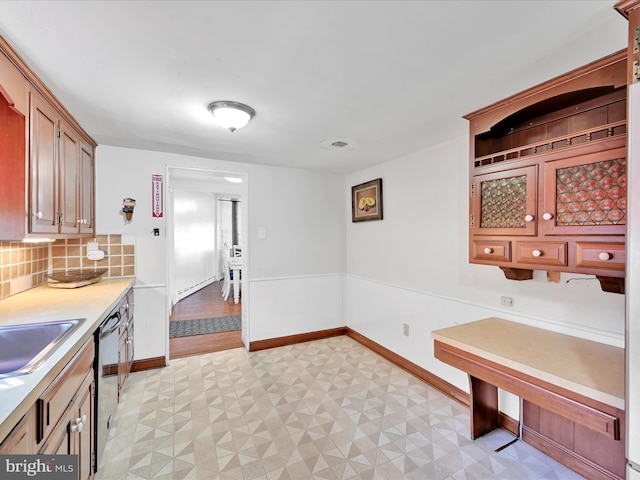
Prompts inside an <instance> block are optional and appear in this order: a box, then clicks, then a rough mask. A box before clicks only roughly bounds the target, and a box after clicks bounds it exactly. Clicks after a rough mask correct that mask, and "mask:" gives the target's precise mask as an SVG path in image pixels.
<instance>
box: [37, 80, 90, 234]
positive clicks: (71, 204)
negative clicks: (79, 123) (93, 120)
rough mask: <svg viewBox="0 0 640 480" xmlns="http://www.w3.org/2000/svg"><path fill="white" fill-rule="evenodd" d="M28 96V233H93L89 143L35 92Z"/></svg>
mask: <svg viewBox="0 0 640 480" xmlns="http://www.w3.org/2000/svg"><path fill="white" fill-rule="evenodd" d="M30 100H31V111H30V113H31V115H30V122H31V129H30V131H31V134H30V152H31V154H30V159H29V165H30V172H31V181H30V187H29V189H30V194H31V203H30V204H31V212H30V221H29V232H30V233H48V234H53V235H56V234H63V235H66V236H75V235H77V234H80V235H93V234H94V228H95V226H94V224H95V222H94V214H93V211H94V202H93V197H94V184H95V178H94V171H93V156H94V154H93V151H94V150H93V147H92V145H91V144H90V143H88V142H87V141H86V140H84V139H83V137H82V134H81V133H80V132H78V131H77V130H76V129H74V128H73V127H72V126H71V124H69V122H67V121H66V120H65V119H64V118H62V116H61V115H60V114H59V112H58V111H57V110H56V109H55V108H54V107H53V106H52V105H51V104H50V103H49V101H48V100H47V99H46V98H44V97H43V96H42V95H40V94H39V93H38V92H36V91H31V92H30Z"/></svg>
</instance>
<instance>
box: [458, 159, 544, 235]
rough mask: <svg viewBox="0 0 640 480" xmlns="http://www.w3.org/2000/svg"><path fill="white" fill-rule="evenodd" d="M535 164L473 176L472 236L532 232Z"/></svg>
mask: <svg viewBox="0 0 640 480" xmlns="http://www.w3.org/2000/svg"><path fill="white" fill-rule="evenodd" d="M537 183H538V182H537V167H536V165H532V166H529V167H522V168H514V169H512V170H506V171H501V172H496V173H487V174H483V175H477V176H475V177H473V184H472V186H471V189H472V191H471V212H472V213H471V219H470V221H471V222H470V223H471V232H472V234H475V235H536V233H537V228H536V224H537V218H536V205H537V198H538V197H537V189H538V187H537Z"/></svg>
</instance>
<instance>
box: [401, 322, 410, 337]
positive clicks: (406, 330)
mask: <svg viewBox="0 0 640 480" xmlns="http://www.w3.org/2000/svg"><path fill="white" fill-rule="evenodd" d="M402 334H403V335H404V336H405V337H408V336H409V324H408V323H403V324H402Z"/></svg>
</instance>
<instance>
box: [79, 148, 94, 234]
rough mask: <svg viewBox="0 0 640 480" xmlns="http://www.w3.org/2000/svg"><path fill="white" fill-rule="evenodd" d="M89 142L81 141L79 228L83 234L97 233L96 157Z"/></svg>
mask: <svg viewBox="0 0 640 480" xmlns="http://www.w3.org/2000/svg"><path fill="white" fill-rule="evenodd" d="M94 157H95V155H94V149H93V146H91V145H90V144H89V143H88V142H86V141H82V142H81V143H80V175H81V178H82V181H81V182H80V205H79V213H80V215H79V229H80V233H82V234H89V235H94V234H95V228H96V222H95V183H96V180H95V159H94Z"/></svg>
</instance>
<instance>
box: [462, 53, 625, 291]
mask: <svg viewBox="0 0 640 480" xmlns="http://www.w3.org/2000/svg"><path fill="white" fill-rule="evenodd" d="M465 118H466V119H467V120H469V124H470V139H469V151H470V167H469V185H470V187H469V188H470V196H469V261H470V262H471V263H480V264H487V265H496V266H499V267H501V268H502V269H503V271H504V272H505V274H506V275H507V278H513V279H518V280H520V279H528V278H532V275H531V270H534V269H536V270H547V271H554V272H574V273H583V274H595V275H597V276H598V277H599V278H604V277H614V278H617V279H622V278H624V268H621V265H620V262H619V258H620V252H621V251H624V243H625V234H626V187H627V186H626V178H627V174H626V138H627V119H626V52H625V51H621V52H617V53H615V54H612V55H609V56H607V57H605V58H603V59H601V60H598V61H596V62H593V63H591V64H589V65H586V66H584V67H582V68H579V69H576V70H574V71H571V72H569V73H567V74H566V75H563V76H560V77H557V78H554V79H552V80H550V81H549V82H546V83H544V84H541V85H538V86H536V87H533V88H531V89H529V90H526V91H524V92H521V93H519V94H517V95H514V96H512V97H510V98H507V99H505V100H503V101H500V102H497V103H495V104H493V105H491V106H489V107H486V108H484V109H481V110H478V111H476V112H473V113H470V114H469V115H467V116H465ZM585 242H587V243H585ZM585 244H586V245H593V248H590V249H589V250H588V252H589V255H593V254H594V253H593V252H595V251H597V250H598V249H599V246H602V248H604V247H605V246H607V245H608V246H610V245H615V246H616V248H615V249H609V250H611V252H605V251H603V252H601V253H602V258H604V257H605V256H608V258H610V259H612V258H614V256H615V258H616V260H615V261H611V262H609V261H608V260H602V261H600V262H599V263H598V262H596V263H594V262H592V261H584V249H583V248H582V246H583V245H585ZM620 245H622V250H621V249H620ZM614 250H615V251H614ZM614 253H615V255H614ZM598 255H599V254H598ZM526 271H529V273H528V274H525V273H524V272H526ZM603 282H604V283H603ZM605 283H606V284H607V285H612V284H614V285H621V283H620V282H618V281H615V282H610V281H606V280H604V281H603V280H602V279H601V284H602V285H603V288H605V287H604V285H605ZM606 288H607V289H610V287H606ZM609 291H610V290H609Z"/></svg>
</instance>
